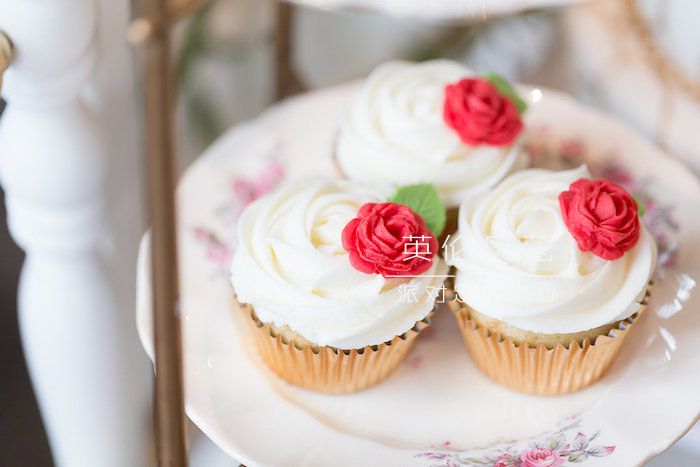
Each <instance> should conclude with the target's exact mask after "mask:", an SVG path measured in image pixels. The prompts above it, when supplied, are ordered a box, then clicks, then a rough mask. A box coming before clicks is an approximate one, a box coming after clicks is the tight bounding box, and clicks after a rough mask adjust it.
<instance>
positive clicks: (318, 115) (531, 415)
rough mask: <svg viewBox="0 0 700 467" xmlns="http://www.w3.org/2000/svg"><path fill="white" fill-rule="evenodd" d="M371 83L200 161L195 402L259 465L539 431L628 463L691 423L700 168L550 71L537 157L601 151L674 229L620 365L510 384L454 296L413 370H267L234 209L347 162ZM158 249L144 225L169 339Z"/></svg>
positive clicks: (659, 223) (270, 122) (184, 191)
mask: <svg viewBox="0 0 700 467" xmlns="http://www.w3.org/2000/svg"><path fill="white" fill-rule="evenodd" d="M356 89H357V85H356V84H350V85H346V86H340V87H335V88H331V89H327V90H322V91H316V92H311V93H308V94H304V95H301V96H299V97H296V98H292V99H290V100H287V101H284V102H282V103H280V104H278V105H276V106H274V107H272V108H271V109H270V110H268V111H267V112H265V113H264V114H263V115H262V116H260V117H259V118H257V119H256V120H254V121H251V122H249V123H247V124H244V125H240V126H238V127H235V128H233V129H231V130H230V131H228V132H227V133H226V134H224V135H223V136H222V137H221V138H220V139H219V140H218V141H217V142H216V143H215V144H214V145H212V146H211V147H210V149H209V150H207V152H206V153H205V154H204V155H203V156H202V157H201V158H199V159H198V160H197V161H196V162H195V163H194V164H193V165H192V166H191V167H190V168H189V169H188V170H187V171H186V173H185V174H184V176H183V178H182V180H181V182H180V185H179V189H178V196H177V208H178V209H179V221H178V228H177V230H178V235H179V238H180V245H179V247H180V250H179V264H180V282H181V300H180V305H181V314H182V330H183V343H184V347H183V348H184V355H183V356H184V368H185V371H184V379H185V399H186V411H187V414H188V416H189V417H190V419H191V420H192V421H193V422H194V423H195V424H196V425H197V426H198V427H199V428H200V429H201V430H202V431H203V432H204V433H205V434H206V435H207V436H209V437H210V438H211V439H212V440H213V441H214V442H215V443H216V444H217V445H218V446H219V447H221V449H223V450H224V451H225V452H227V453H228V454H229V455H231V456H233V457H234V458H235V459H237V460H239V461H241V462H243V463H245V464H246V465H348V466H350V465H402V466H408V465H420V466H430V465H444V466H447V465H458V464H459V465H484V464H483V463H486V465H493V464H494V463H495V462H496V461H497V460H498V458H499V457H501V456H508V455H515V456H517V455H519V454H520V453H522V452H523V451H524V450H527V449H529V448H531V447H532V445H533V444H538V445H542V446H546V447H548V448H549V449H552V450H554V451H556V452H557V453H558V454H557V455H559V456H562V457H563V458H565V459H566V462H567V463H566V465H572V464H573V463H574V461H575V460H578V461H580V463H581V465H591V466H597V467H602V466H615V467H619V466H634V465H642V464H643V463H645V462H646V461H648V460H649V459H650V458H651V457H653V456H654V455H655V454H657V453H659V452H661V451H662V450H664V449H666V448H667V447H668V446H670V445H671V444H672V443H673V442H675V441H676V440H677V439H678V438H680V437H681V436H682V435H683V434H684V433H685V432H686V430H687V429H688V428H689V427H690V426H691V425H692V424H693V423H694V422H695V420H696V419H697V417H698V414H699V413H700V378H698V377H697V375H698V368H700V314H698V313H697V310H698V308H699V307H700V297H698V295H697V294H691V293H690V290H691V289H692V288H693V287H694V286H695V282H694V279H697V278H698V277H700V218H698V216H697V213H698V209H699V208H700V185H699V184H698V181H697V179H696V178H695V177H694V176H693V175H692V174H691V173H689V172H688V171H687V170H686V169H685V168H684V167H683V166H682V165H681V164H679V163H678V162H676V161H675V160H673V159H672V158H670V157H669V156H668V155H667V154H665V153H663V152H662V151H660V150H659V149H658V148H657V147H655V146H653V145H652V144H650V143H648V142H646V140H644V139H643V138H640V137H639V136H638V135H637V134H635V133H634V132H633V131H632V130H630V129H629V128H628V127H627V126H625V125H624V124H622V123H620V122H619V121H617V120H615V119H613V118H611V117H609V116H606V115H603V114H601V113H598V112H596V111H593V110H591V109H589V108H587V107H584V106H582V105H580V104H578V103H577V102H575V101H574V100H572V99H571V98H569V97H567V96H565V95H562V94H559V93H557V92H554V91H550V90H547V89H532V88H523V89H522V92H523V93H524V94H525V95H527V96H529V100H530V103H531V107H530V110H529V111H528V113H527V123H528V125H529V127H530V128H531V131H530V135H529V143H528V149H529V150H530V151H531V153H532V156H533V160H534V162H535V163H536V164H537V165H547V166H552V165H555V166H570V165H575V164H578V163H582V162H585V163H588V164H589V165H590V166H591V168H592V170H593V171H594V172H596V173H598V174H599V175H601V174H602V175H605V176H609V177H613V178H616V179H618V180H619V181H620V182H621V183H626V184H628V186H632V187H634V190H633V191H636V192H637V193H640V194H641V195H643V196H644V197H645V199H647V214H646V217H645V219H646V220H647V223H648V224H653V225H650V228H652V230H653V231H654V233H655V235H656V236H657V239H658V241H659V243H660V252H661V254H660V267H659V270H658V274H657V277H656V279H655V288H654V294H653V299H652V301H651V303H650V307H649V309H648V311H647V312H646V314H645V315H644V316H643V318H642V320H641V321H640V326H639V327H637V328H636V329H635V330H634V331H633V333H632V335H631V336H630V339H629V341H628V342H627V343H626V344H625V347H624V348H623V352H622V354H621V356H620V358H619V360H618V361H617V362H616V363H615V364H614V365H613V367H612V369H611V370H610V372H609V373H608V374H607V375H606V376H605V377H604V378H603V379H602V380H601V381H600V382H599V383H597V384H595V385H593V386H592V387H590V388H588V389H586V390H583V391H581V392H578V393H575V394H572V395H568V396H563V397H553V398H540V397H531V396H526V395H522V394H519V393H515V392H512V391H509V390H507V389H504V388H502V387H500V386H498V385H496V384H494V383H493V382H491V381H490V380H489V379H487V378H486V377H485V376H483V375H482V374H481V373H480V372H479V371H478V370H477V369H476V367H475V366H474V365H473V363H472V362H471V361H470V359H469V357H468V356H467V354H466V351H465V350H464V348H463V346H462V343H461V341H460V337H459V333H458V331H457V329H456V327H455V326H454V323H453V319H452V317H451V316H450V314H449V312H448V311H447V309H441V310H439V312H438V315H437V317H436V320H435V326H434V327H433V328H432V329H431V331H430V332H428V333H427V335H425V336H421V339H419V341H418V343H417V345H416V348H415V349H414V351H413V352H412V354H411V355H410V356H409V358H408V359H407V361H406V362H405V363H404V364H403V365H402V367H401V368H400V369H399V370H398V372H397V373H396V374H394V375H392V376H391V377H390V378H389V379H388V380H387V381H386V382H384V383H382V384H380V385H379V386H377V387H375V388H372V389H369V390H367V391H364V392H361V393H357V394H352V395H343V396H327V395H319V394H315V393H311V392H308V391H305V390H301V389H298V388H295V387H292V386H290V385H287V384H286V383H284V382H282V381H280V380H279V379H277V378H276V377H275V376H274V375H272V374H270V373H269V372H268V371H267V370H266V368H265V367H264V365H262V363H261V362H260V361H259V359H258V357H257V355H256V353H255V350H254V348H252V346H251V344H250V343H249V342H248V341H247V339H246V337H245V335H244V333H243V332H242V331H243V328H242V327H241V325H240V324H241V323H240V321H239V319H240V318H241V314H240V313H238V310H237V309H236V308H235V307H234V306H233V304H232V300H231V296H232V290H231V286H230V284H229V281H228V265H229V262H230V259H231V256H232V255H235V245H234V241H233V240H234V237H235V228H236V218H237V215H238V213H240V210H241V209H243V208H244V206H245V205H246V204H247V203H249V202H250V201H251V200H252V199H254V198H255V197H257V196H259V195H261V194H263V193H264V192H266V191H268V190H270V189H272V188H273V187H274V186H276V185H277V184H278V183H279V182H281V181H282V180H283V179H285V178H294V177H300V176H307V175H329V176H337V174H336V172H335V169H334V166H333V164H332V161H331V153H332V149H333V141H334V136H335V132H336V127H337V121H338V118H339V115H340V114H341V112H342V111H343V109H344V108H345V107H346V105H347V104H348V102H349V99H350V98H351V96H352V94H353V92H354V91H355V90H356ZM148 249H149V239H148V237H146V238H144V240H143V242H142V248H141V258H140V261H139V282H138V285H139V296H138V315H137V318H138V324H139V330H140V335H141V338H142V341H143V344H144V347H145V348H146V350H147V352H148V353H149V354H150V355H153V348H154V346H153V339H152V337H151V336H152V326H151V308H150V296H151V288H150V285H149V281H148V277H149V272H148V261H147V260H146V258H147V252H148ZM504 458H505V457H504ZM480 462H482V463H481V464H480Z"/></svg>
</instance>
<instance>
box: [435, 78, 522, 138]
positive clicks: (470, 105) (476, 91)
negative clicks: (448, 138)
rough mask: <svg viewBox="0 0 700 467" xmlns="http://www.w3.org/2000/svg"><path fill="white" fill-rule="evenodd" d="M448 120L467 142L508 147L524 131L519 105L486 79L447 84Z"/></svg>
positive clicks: (449, 124)
mask: <svg viewBox="0 0 700 467" xmlns="http://www.w3.org/2000/svg"><path fill="white" fill-rule="evenodd" d="M443 118H444V119H445V123H447V125H448V126H449V127H450V128H452V129H453V130H455V131H456V132H457V133H458V134H459V137H460V139H461V140H462V141H463V142H465V143H466V144H470V145H473V146H475V145H477V144H489V145H491V146H505V145H507V144H510V143H511V142H512V141H513V140H514V139H515V138H516V137H517V136H518V135H519V134H520V132H521V131H522V129H523V123H522V121H521V120H520V114H519V113H518V108H517V107H516V105H515V104H514V103H513V101H511V100H510V99H509V98H507V97H506V96H504V95H502V94H501V93H499V92H498V90H497V89H496V87H495V86H494V85H493V84H491V82H489V81H488V80H486V79H483V78H465V79H463V80H461V81H458V82H457V83H454V84H448V85H447V86H445V103H444V107H443Z"/></svg>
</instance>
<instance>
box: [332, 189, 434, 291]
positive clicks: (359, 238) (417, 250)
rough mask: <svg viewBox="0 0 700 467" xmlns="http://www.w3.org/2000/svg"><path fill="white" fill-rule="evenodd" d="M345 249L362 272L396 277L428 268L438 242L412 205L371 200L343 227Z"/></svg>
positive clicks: (351, 261)
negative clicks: (372, 201) (412, 208)
mask: <svg viewBox="0 0 700 467" xmlns="http://www.w3.org/2000/svg"><path fill="white" fill-rule="evenodd" d="M343 248H345V249H346V250H347V251H348V252H349V253H350V264H352V266H353V267H354V268H355V269H357V270H358V271H361V272H364V273H367V274H381V275H382V276H384V277H392V276H393V277H395V276H414V275H418V274H421V273H423V272H425V271H427V270H428V269H429V268H430V265H431V264H432V258H433V256H435V254H436V253H437V249H438V243H437V239H436V238H435V237H434V236H433V234H432V233H431V232H430V230H428V228H427V227H426V225H425V222H424V221H423V218H422V217H420V216H419V215H418V214H416V213H415V212H414V211H413V210H411V208H409V207H408V206H404V205H402V204H397V203H367V204H365V205H363V206H362V207H361V208H360V210H359V211H358V213H357V217H356V218H355V219H353V220H351V221H350V222H348V224H347V225H346V226H345V228H344V229H343Z"/></svg>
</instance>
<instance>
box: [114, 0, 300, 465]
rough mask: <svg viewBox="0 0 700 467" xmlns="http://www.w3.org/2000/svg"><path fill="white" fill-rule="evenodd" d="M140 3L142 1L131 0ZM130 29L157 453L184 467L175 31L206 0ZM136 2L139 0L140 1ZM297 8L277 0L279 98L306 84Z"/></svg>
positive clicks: (169, 5) (160, 7) (151, 3)
mask: <svg viewBox="0 0 700 467" xmlns="http://www.w3.org/2000/svg"><path fill="white" fill-rule="evenodd" d="M134 1H135V2H136V1H137V0H134ZM138 3H139V5H140V6H141V9H140V10H139V9H137V10H136V11H135V12H134V13H135V16H134V18H135V19H134V21H133V22H132V24H131V25H130V27H129V31H128V32H127V36H128V39H129V40H130V41H131V42H132V43H135V44H139V45H142V46H143V47H142V48H143V87H144V105H145V119H144V123H145V130H144V137H145V144H146V157H147V160H148V198H149V199H148V206H149V211H150V218H151V225H152V227H151V264H152V283H153V325H154V341H155V354H156V355H155V360H156V362H155V365H156V384H155V431H156V454H157V458H158V465H159V466H161V467H185V466H186V465H187V450H186V445H185V413H184V397H183V381H182V348H181V331H180V318H179V316H178V308H177V306H178V297H179V287H178V279H179V277H178V267H177V266H178V264H177V235H176V231H177V223H176V216H175V157H174V156H175V154H174V138H173V136H174V131H173V125H174V105H173V100H174V97H175V85H174V77H173V69H172V66H171V65H172V64H171V63H170V54H171V48H170V46H171V37H170V28H171V26H172V25H173V24H174V23H175V22H177V21H178V20H179V19H181V18H183V17H185V16H187V15H188V14H190V13H192V12H194V11H195V10H196V9H197V8H199V7H201V6H203V5H204V4H206V3H207V0H179V1H175V0H170V1H168V0H140V1H138ZM135 6H136V5H135ZM292 14H293V7H291V6H290V5H288V4H285V3H283V2H278V18H277V19H278V23H277V27H278V29H277V38H276V59H277V82H276V95H277V98H282V97H285V96H288V95H290V94H292V93H294V92H298V91H300V90H301V89H302V86H301V84H300V82H299V79H298V78H297V76H296V74H295V73H294V69H293V66H292V64H291V45H290V44H291V39H290V35H291V24H292Z"/></svg>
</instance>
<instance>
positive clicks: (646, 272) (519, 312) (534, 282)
mask: <svg viewBox="0 0 700 467" xmlns="http://www.w3.org/2000/svg"><path fill="white" fill-rule="evenodd" d="M579 178H590V174H589V172H588V169H587V168H586V166H581V167H579V168H577V169H574V170H569V171H558V172H555V171H549V170H543V169H529V170H523V171H520V172H518V173H515V174H513V175H511V176H509V177H508V178H507V179H505V180H504V181H503V182H502V183H501V184H499V185H498V186H497V187H496V188H494V189H493V190H492V191H491V192H489V193H488V194H487V195H485V196H483V197H481V198H480V199H474V200H471V201H465V202H464V204H462V206H461V208H460V213H459V231H458V237H457V238H458V240H456V241H455V248H454V255H452V254H449V253H450V252H451V250H452V249H451V248H450V249H448V255H447V256H448V258H447V259H448V262H449V263H452V264H454V265H455V266H456V268H457V270H458V272H457V277H456V279H455V288H456V289H457V292H458V293H459V295H460V297H461V298H462V299H463V300H464V301H465V302H466V303H467V304H468V305H469V306H471V307H472V308H474V309H475V310H476V311H479V312H481V313H484V314H486V315H489V316H491V317H493V318H497V319H499V320H501V321H504V322H506V323H508V324H510V325H513V326H516V327H518V328H521V329H525V330H528V331H533V332H541V333H547V334H554V333H557V334H558V333H574V332H582V331H586V330H589V329H593V328H595V327H598V326H602V325H604V324H608V323H612V322H615V321H617V320H621V319H624V318H627V317H628V316H630V315H632V314H633V313H634V312H636V311H637V310H638V309H639V305H638V304H637V303H635V301H636V300H637V299H639V298H640V296H641V295H642V294H643V293H644V292H645V289H646V287H647V283H648V281H649V279H650V277H651V274H652V272H653V269H654V265H655V262H656V244H655V243H654V240H653V238H652V236H651V235H650V234H649V232H648V231H647V229H646V228H645V227H644V226H643V225H642V230H641V235H640V238H639V242H638V243H637V245H636V246H635V247H634V248H633V249H631V250H630V251H628V252H626V253H625V254H624V256H622V258H620V259H618V260H615V261H608V260H605V259H602V258H600V257H598V256H596V255H595V254H593V253H591V252H583V251H581V250H579V248H578V246H577V244H576V240H575V239H574V238H573V236H572V235H571V234H570V232H569V231H568V229H567V228H566V225H565V224H564V221H563V219H562V215H561V210H560V208H559V201H558V197H559V193H561V192H562V191H565V190H568V188H569V185H570V184H571V183H572V182H574V181H576V180H578V179H579Z"/></svg>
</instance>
